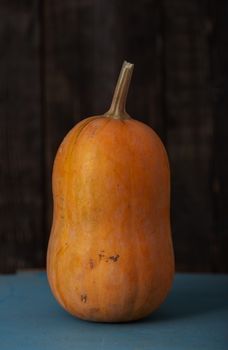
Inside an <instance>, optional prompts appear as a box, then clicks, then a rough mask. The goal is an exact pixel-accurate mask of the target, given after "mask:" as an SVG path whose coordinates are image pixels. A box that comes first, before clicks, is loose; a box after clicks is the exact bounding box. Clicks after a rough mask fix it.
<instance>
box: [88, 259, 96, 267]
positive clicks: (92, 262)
mask: <svg viewBox="0 0 228 350" xmlns="http://www.w3.org/2000/svg"><path fill="white" fill-rule="evenodd" d="M89 266H90V268H91V269H93V268H94V267H95V262H94V260H93V259H90V260H89Z"/></svg>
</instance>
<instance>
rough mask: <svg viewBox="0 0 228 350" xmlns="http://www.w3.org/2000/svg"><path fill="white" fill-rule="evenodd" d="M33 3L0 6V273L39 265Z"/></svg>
mask: <svg viewBox="0 0 228 350" xmlns="http://www.w3.org/2000/svg"><path fill="white" fill-rule="evenodd" d="M37 5H38V1H36V0H33V1H29V2H28V1H24V0H22V1H20V2H18V1H10V2H7V1H1V3H0V14H1V24H0V41H1V52H0V77H1V78H0V135H1V136H0V138H1V142H0V218H1V219H0V220H1V224H0V241H1V244H0V270H1V272H12V271H14V270H15V269H17V268H24V267H29V266H40V265H41V263H43V256H44V252H43V227H42V188H41V186H42V182H41V178H42V177H41V173H42V168H41V142H42V138H41V126H40V86H39V79H40V78H39V52H38V49H39V19H38V13H37Z"/></svg>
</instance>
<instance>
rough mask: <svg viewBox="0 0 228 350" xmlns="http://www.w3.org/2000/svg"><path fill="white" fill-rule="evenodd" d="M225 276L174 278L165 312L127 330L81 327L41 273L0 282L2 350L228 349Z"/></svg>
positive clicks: (227, 280)
mask: <svg viewBox="0 0 228 350" xmlns="http://www.w3.org/2000/svg"><path fill="white" fill-rule="evenodd" d="M226 333H228V276H226V275H215V276H213V275H185V274H179V275H177V276H176V278H175V282H174V286H173V289H172V292H171V293H170V295H169V297H168V299H167V301H166V302H165V303H164V304H163V306H162V307H161V308H160V309H159V310H158V311H157V312H156V313H154V314H153V315H152V316H150V317H149V318H147V319H145V320H143V321H140V322H134V323H127V324H99V323H90V322H86V321H81V320H79V319H76V318H74V317H72V316H70V315H68V314H67V313H66V312H65V311H64V310H62V309H61V308H60V307H59V306H58V304H57V303H56V302H55V300H54V298H53V296H52V294H51V292H50V290H49V287H48V283H47V279H46V274H45V273H43V272H36V273H20V274H17V275H14V276H13V275H8V276H7V275H6V276H0V349H1V350H19V349H21V350H27V349H29V350H46V349H48V350H52V349H55V350H60V349H61V350H63V349H64V350H66V349H78V350H88V349H93V350H96V349H99V350H104V349H108V350H113V349H118V350H120V349H123V350H127V349H131V350H146V349H155V350H163V349H169V350H172V349H174V350H177V349H178V350H179V349H181V350H188V349H194V350H198V349H200V350H203V349H207V350H212V349H213V350H221V349H224V350H225V349H226V350H227V349H228V336H227V335H226Z"/></svg>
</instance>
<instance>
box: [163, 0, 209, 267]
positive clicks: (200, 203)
mask: <svg viewBox="0 0 228 350" xmlns="http://www.w3.org/2000/svg"><path fill="white" fill-rule="evenodd" d="M203 5H204V6H203ZM206 20H207V18H206V7H205V3H204V2H201V3H199V2H198V1H196V0H195V1H194V0H193V1H191V2H189V1H182V0H175V1H172V2H169V1H165V57H166V58H165V62H166V105H167V116H166V121H167V125H166V128H167V149H168V153H169V156H170V161H171V169H172V219H173V234H174V245H175V252H176V260H177V267H178V269H180V270H182V269H183V270H184V269H185V268H186V265H187V264H188V261H189V262H190V261H191V269H193V270H195V271H197V270H201V269H203V270H204V271H207V270H210V269H211V262H212V260H213V259H214V257H213V253H214V252H213V246H212V241H213V229H214V227H213V203H212V196H211V187H210V185H211V183H210V177H211V161H212V152H213V148H212V147H213V142H212V140H213V117H212V104H211V99H210V94H209V89H208V84H209V74H210V66H209V60H208V51H209V47H208V37H207V35H208V33H207V30H206V29H207V27H206V24H207V22H206Z"/></svg>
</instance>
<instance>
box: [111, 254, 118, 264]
mask: <svg viewBox="0 0 228 350" xmlns="http://www.w3.org/2000/svg"><path fill="white" fill-rule="evenodd" d="M119 257H120V256H119V254H117V255H112V256H110V257H109V260H112V261H113V262H116V261H117V260H118V259H119Z"/></svg>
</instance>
